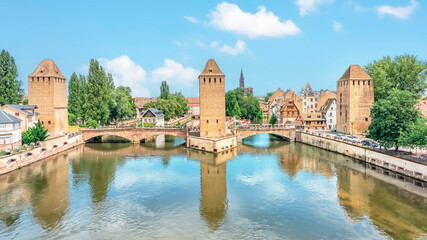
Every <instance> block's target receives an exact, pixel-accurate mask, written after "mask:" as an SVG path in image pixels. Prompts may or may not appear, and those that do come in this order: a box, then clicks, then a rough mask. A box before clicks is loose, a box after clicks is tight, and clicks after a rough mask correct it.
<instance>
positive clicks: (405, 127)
mask: <svg viewBox="0 0 427 240" xmlns="http://www.w3.org/2000/svg"><path fill="white" fill-rule="evenodd" d="M388 94H389V95H388V96H387V97H386V98H384V99H380V100H378V101H376V102H375V103H374V106H373V107H372V109H371V117H372V122H371V125H370V126H369V133H368V135H367V136H368V137H369V138H372V139H374V140H376V141H378V142H380V144H381V145H382V146H384V147H386V148H389V147H395V148H396V149H398V147H400V146H405V142H404V141H402V135H404V134H405V133H409V130H410V128H409V126H410V125H411V124H413V123H415V121H416V120H417V119H418V118H419V115H420V113H419V111H418V109H416V108H415V107H414V105H415V104H416V103H417V99H416V97H414V96H416V95H415V94H414V93H411V92H408V91H402V90H398V89H392V90H391V91H389V92H388Z"/></svg>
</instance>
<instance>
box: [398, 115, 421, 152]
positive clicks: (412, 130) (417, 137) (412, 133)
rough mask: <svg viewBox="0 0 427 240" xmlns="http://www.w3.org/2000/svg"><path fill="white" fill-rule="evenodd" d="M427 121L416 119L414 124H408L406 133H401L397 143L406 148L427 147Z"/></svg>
mask: <svg viewBox="0 0 427 240" xmlns="http://www.w3.org/2000/svg"><path fill="white" fill-rule="evenodd" d="M426 122H427V119H425V118H422V117H420V118H418V119H417V120H416V121H415V122H412V123H410V124H409V126H408V128H407V130H406V131H404V132H402V134H401V135H400V138H399V142H401V143H402V145H403V146H408V147H411V148H415V147H420V148H426V147H427V125H426Z"/></svg>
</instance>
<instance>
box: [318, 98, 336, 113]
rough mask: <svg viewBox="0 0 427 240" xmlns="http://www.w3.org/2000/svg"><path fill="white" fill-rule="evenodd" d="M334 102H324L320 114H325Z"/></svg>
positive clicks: (329, 100)
mask: <svg viewBox="0 0 427 240" xmlns="http://www.w3.org/2000/svg"><path fill="white" fill-rule="evenodd" d="M335 100H336V99H335V98H329V99H328V100H326V102H325V104H323V106H321V107H320V112H322V113H326V112H327V111H328V109H329V108H330V107H331V105H332V103H333V102H334V101H335Z"/></svg>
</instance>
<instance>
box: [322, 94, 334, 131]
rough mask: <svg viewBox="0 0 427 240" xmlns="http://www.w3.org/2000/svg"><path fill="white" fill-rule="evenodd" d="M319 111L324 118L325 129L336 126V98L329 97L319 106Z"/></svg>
mask: <svg viewBox="0 0 427 240" xmlns="http://www.w3.org/2000/svg"><path fill="white" fill-rule="evenodd" d="M320 111H321V112H322V114H323V116H324V117H325V119H326V127H327V130H332V129H336V128H337V100H336V99H335V98H329V99H328V100H327V101H326V102H325V104H324V105H323V106H322V107H320Z"/></svg>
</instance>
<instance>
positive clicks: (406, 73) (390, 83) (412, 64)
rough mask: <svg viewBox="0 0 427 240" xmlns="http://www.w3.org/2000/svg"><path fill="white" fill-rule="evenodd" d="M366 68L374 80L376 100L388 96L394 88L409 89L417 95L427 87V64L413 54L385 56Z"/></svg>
mask: <svg viewBox="0 0 427 240" xmlns="http://www.w3.org/2000/svg"><path fill="white" fill-rule="evenodd" d="M365 69H366V72H367V73H368V74H369V75H370V76H371V77H372V79H373V80H374V96H375V101H378V100H380V99H385V98H387V96H388V95H390V91H391V90H392V89H398V90H403V91H409V92H411V93H414V94H415V95H414V96H413V97H416V96H419V95H421V94H423V93H424V91H425V89H426V87H427V84H426V78H427V71H426V69H427V64H426V62H424V61H420V60H418V59H417V58H416V57H415V56H413V55H401V56H396V57H395V58H394V59H391V58H390V57H384V58H383V59H381V60H379V61H373V62H371V63H369V64H368V65H367V66H365Z"/></svg>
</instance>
